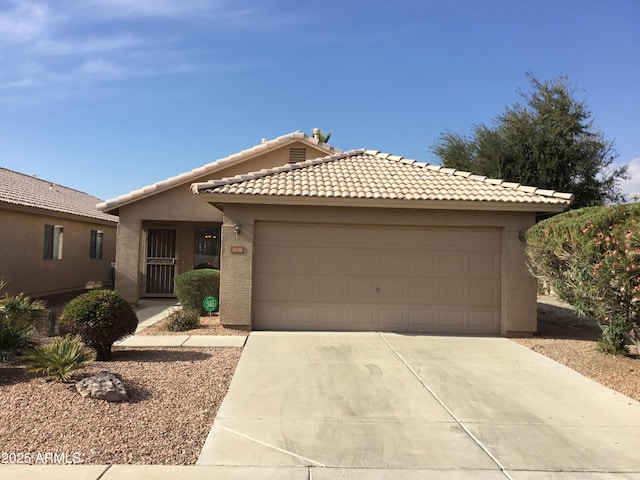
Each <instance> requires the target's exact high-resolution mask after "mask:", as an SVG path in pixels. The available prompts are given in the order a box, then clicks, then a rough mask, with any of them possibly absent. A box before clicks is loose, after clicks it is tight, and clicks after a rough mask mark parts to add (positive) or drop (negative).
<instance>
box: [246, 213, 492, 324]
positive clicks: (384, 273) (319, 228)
mask: <svg viewBox="0 0 640 480" xmlns="http://www.w3.org/2000/svg"><path fill="white" fill-rule="evenodd" d="M500 245H501V243H500V229H497V228H440V227H438V228H435V227H433V228H424V227H379V226H371V225H367V226H360V225H358V226H356V225H325V224H304V223H296V224H292V223H258V224H257V225H256V231H255V257H254V287H253V323H254V328H256V329H261V330H374V331H404V332H434V333H472V334H495V333H499V332H500V288H501V287H500V264H501V261H500V258H501V246H500Z"/></svg>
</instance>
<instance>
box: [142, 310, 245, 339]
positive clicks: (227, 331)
mask: <svg viewBox="0 0 640 480" xmlns="http://www.w3.org/2000/svg"><path fill="white" fill-rule="evenodd" d="M167 323H169V321H168V319H165V320H161V321H159V322H158V323H154V324H153V325H150V326H148V327H147V328H144V329H142V330H140V331H139V332H138V333H136V335H248V334H249V331H248V330H240V329H237V328H227V327H223V326H222V325H220V317H219V316H218V315H212V316H211V317H209V316H205V317H200V326H199V327H198V328H194V329H193V330H185V331H182V332H172V331H170V330H167Z"/></svg>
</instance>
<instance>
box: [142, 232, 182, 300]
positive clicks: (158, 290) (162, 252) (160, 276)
mask: <svg viewBox="0 0 640 480" xmlns="http://www.w3.org/2000/svg"><path fill="white" fill-rule="evenodd" d="M175 274H176V229H175V228H149V229H147V281H146V286H145V295H146V296H149V297H170V296H173V295H174V290H173V277H174V276H175Z"/></svg>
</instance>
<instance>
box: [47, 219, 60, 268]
mask: <svg viewBox="0 0 640 480" xmlns="http://www.w3.org/2000/svg"><path fill="white" fill-rule="evenodd" d="M63 234H64V228H63V227H62V225H45V226H44V259H45V260H62V238H63Z"/></svg>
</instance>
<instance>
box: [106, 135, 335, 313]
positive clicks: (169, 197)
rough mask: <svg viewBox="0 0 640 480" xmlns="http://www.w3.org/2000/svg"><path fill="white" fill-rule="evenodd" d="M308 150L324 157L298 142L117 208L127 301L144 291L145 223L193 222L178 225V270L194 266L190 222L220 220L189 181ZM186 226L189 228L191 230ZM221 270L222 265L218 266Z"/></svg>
mask: <svg viewBox="0 0 640 480" xmlns="http://www.w3.org/2000/svg"><path fill="white" fill-rule="evenodd" d="M302 146H304V147H305V148H306V149H307V157H309V158H314V157H317V156H325V155H326V152H325V151H324V150H319V149H316V148H314V147H312V146H309V145H307V144H304V143H301V142H293V143H290V144H287V145H285V146H283V147H282V148H279V149H276V150H274V151H271V152H269V153H266V154H264V155H260V156H257V157H255V158H250V159H248V160H246V161H244V162H242V163H240V164H237V165H233V166H230V167H228V168H225V169H223V170H220V171H217V172H215V173H214V174H207V175H203V176H201V177H199V178H195V179H190V180H188V181H187V182H186V183H184V184H182V185H178V186H176V187H174V188H171V189H169V190H165V191H161V192H158V193H156V194H154V195H151V196H149V197H146V198H142V199H140V200H137V201H135V202H132V203H130V204H127V205H123V206H121V207H120V209H119V213H118V215H119V217H120V229H119V231H118V239H117V252H116V289H117V290H118V291H119V292H120V294H121V295H122V296H123V297H124V298H125V299H126V300H127V301H128V302H130V303H136V302H137V301H138V299H139V298H140V297H141V296H143V292H144V285H143V283H144V262H145V259H144V238H143V232H144V226H145V225H146V224H148V223H153V224H154V225H157V226H163V225H164V226H167V227H179V225H180V222H191V223H192V225H189V226H184V227H179V228H181V229H182V230H180V231H179V232H178V242H179V244H178V273H182V272H185V271H188V270H190V269H193V241H194V240H193V228H192V227H193V225H195V224H198V225H210V224H215V223H218V224H219V223H221V222H222V212H220V210H218V209H216V208H214V207H212V206H211V205H209V204H207V203H206V202H203V201H202V200H201V199H199V198H198V196H197V195H194V194H193V193H192V192H191V184H192V183H197V182H206V181H208V180H215V179H220V178H224V177H230V176H234V175H238V174H244V173H247V172H253V171H259V170H261V169H263V168H271V167H275V166H281V165H284V164H286V163H287V162H288V161H289V148H291V147H302ZM188 228H191V231H190V233H189V232H188ZM221 269H222V266H221Z"/></svg>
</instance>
